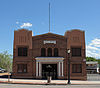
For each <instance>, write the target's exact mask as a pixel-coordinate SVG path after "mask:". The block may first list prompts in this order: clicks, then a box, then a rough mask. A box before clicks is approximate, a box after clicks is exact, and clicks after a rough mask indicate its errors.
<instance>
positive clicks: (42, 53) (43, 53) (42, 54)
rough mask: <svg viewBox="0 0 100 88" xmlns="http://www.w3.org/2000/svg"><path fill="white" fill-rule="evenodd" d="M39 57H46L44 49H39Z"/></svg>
mask: <svg viewBox="0 0 100 88" xmlns="http://www.w3.org/2000/svg"><path fill="white" fill-rule="evenodd" d="M41 56H42V57H45V56H46V49H45V48H42V49H41Z"/></svg>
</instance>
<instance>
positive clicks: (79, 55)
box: [71, 47, 82, 57]
mask: <svg viewBox="0 0 100 88" xmlns="http://www.w3.org/2000/svg"><path fill="white" fill-rule="evenodd" d="M73 49H80V54H77V52H76V51H75V50H74V51H73ZM75 52H76V53H75ZM73 53H74V54H73ZM75 54H76V55H75ZM71 56H72V57H82V47H71Z"/></svg>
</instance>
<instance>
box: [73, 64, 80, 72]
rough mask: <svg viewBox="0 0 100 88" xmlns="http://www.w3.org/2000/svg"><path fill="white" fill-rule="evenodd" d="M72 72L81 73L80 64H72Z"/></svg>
mask: <svg viewBox="0 0 100 88" xmlns="http://www.w3.org/2000/svg"><path fill="white" fill-rule="evenodd" d="M72 73H82V64H72Z"/></svg>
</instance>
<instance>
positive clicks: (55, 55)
mask: <svg viewBox="0 0 100 88" xmlns="http://www.w3.org/2000/svg"><path fill="white" fill-rule="evenodd" d="M54 57H58V48H54Z"/></svg>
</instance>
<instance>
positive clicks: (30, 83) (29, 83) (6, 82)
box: [0, 81, 100, 85]
mask: <svg viewBox="0 0 100 88" xmlns="http://www.w3.org/2000/svg"><path fill="white" fill-rule="evenodd" d="M0 83H4V84H28V85H100V83H92V84H91V83H81V84H80V83H71V84H67V83H45V82H44V83H32V82H8V81H0Z"/></svg>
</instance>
